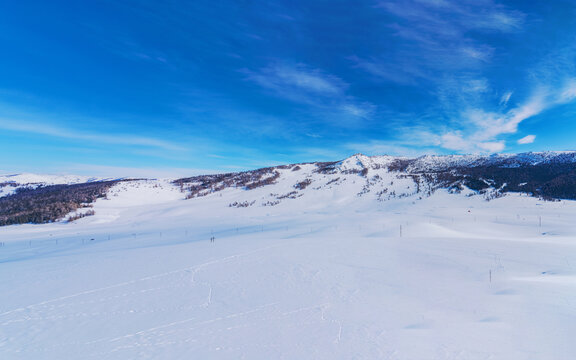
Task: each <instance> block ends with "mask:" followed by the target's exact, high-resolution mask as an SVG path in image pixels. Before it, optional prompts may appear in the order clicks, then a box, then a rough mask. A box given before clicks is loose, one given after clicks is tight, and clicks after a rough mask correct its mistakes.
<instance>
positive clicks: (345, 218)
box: [0, 159, 576, 360]
mask: <svg viewBox="0 0 576 360" xmlns="http://www.w3.org/2000/svg"><path fill="white" fill-rule="evenodd" d="M354 160H357V159H354ZM363 161H364V163H365V162H366V160H365V159H363ZM380 161H384V160H382V159H380ZM356 165H357V162H355V161H348V162H346V161H344V162H342V163H340V164H337V166H338V168H337V171H338V173H337V174H326V173H313V172H311V171H310V169H308V168H307V167H309V168H312V167H314V166H316V165H311V164H310V165H305V164H304V165H300V166H298V167H299V169H297V170H294V167H288V168H284V169H279V170H278V172H279V175H277V176H276V178H275V180H276V181H275V182H274V183H270V184H266V185H265V186H259V187H255V188H254V189H251V190H246V189H245V188H235V187H222V188H221V187H218V184H217V183H216V182H215V183H214V184H216V185H217V186H216V191H210V192H206V191H205V188H202V189H200V190H198V192H199V193H200V192H201V191H203V192H204V193H202V194H201V195H202V196H196V197H192V198H190V199H188V200H186V199H185V197H186V191H185V192H182V190H186V189H187V188H186V187H185V186H178V185H177V184H174V183H173V182H170V181H167V180H138V181H136V180H135V181H127V182H120V183H118V184H116V185H114V186H113V187H112V188H111V189H110V191H109V192H108V194H107V197H106V198H101V199H98V200H96V202H94V203H93V209H94V211H95V215H93V216H88V217H84V218H81V219H78V220H76V221H74V222H71V223H66V222H63V221H62V222H55V223H49V224H36V225H32V224H24V225H11V226H5V227H0V242H1V245H2V246H1V247H0V277H1V280H2V281H1V282H0V292H1V293H2V297H1V298H0V358H2V359H133V358H138V359H185V358H193V359H406V360H412V359H417V360H427V359H440V360H443V359H446V360H448V359H492V360H494V359H506V360H509V359H518V360H524V359H557V360H564V359H565V360H569V359H570V360H571V359H573V358H574V356H576V344H575V343H574V342H573V334H574V333H575V332H576V226H575V225H574V224H575V223H576V221H575V220H576V202H575V201H570V200H561V201H543V200H540V199H538V198H536V197H530V196H527V195H526V194H522V193H508V194H506V195H505V196H501V197H496V198H493V199H491V200H490V201H486V196H485V195H486V193H484V194H480V193H478V192H475V191H472V190H470V189H467V188H463V189H462V191H459V192H457V193H454V191H451V190H449V189H434V191H431V192H430V194H427V193H426V191H424V190H422V189H420V191H416V190H417V189H416V184H417V182H415V181H414V180H413V179H412V178H409V177H408V178H403V177H398V175H397V174H395V173H392V172H389V171H388V170H387V169H381V168H379V167H375V166H373V167H370V168H369V171H367V173H368V174H360V173H361V172H362V170H358V169H357V168H355V166H356ZM303 173H304V175H302V174H303ZM375 175H378V178H375ZM266 176H268V175H266V174H264V179H266ZM387 176H389V177H390V178H388V177H387ZM336 178H338V180H334V179H336ZM305 179H309V180H310V181H309V182H307V183H306V184H304V183H303V181H304V180H305ZM218 181H220V180H218ZM258 181H262V180H261V179H259V180H258ZM370 182H371V183H370ZM367 183H369V184H368V187H367V185H366V184H367ZM391 183H392V184H391ZM298 184H300V185H298ZM421 185H422V186H424V185H425V184H421ZM385 188H386V191H384V189H385ZM193 189H196V188H193ZM366 189H368V190H369V191H366ZM383 191H384V192H383ZM391 192H394V195H395V196H389V194H390V193H391ZM424 194H426V195H424ZM285 195H287V196H285ZM211 239H213V240H211Z"/></svg>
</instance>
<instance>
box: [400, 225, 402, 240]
mask: <svg viewBox="0 0 576 360" xmlns="http://www.w3.org/2000/svg"><path fill="white" fill-rule="evenodd" d="M400 237H402V225H400Z"/></svg>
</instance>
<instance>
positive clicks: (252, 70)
mask: <svg viewBox="0 0 576 360" xmlns="http://www.w3.org/2000/svg"><path fill="white" fill-rule="evenodd" d="M0 48H1V50H2V56H0V172H3V173H10V172H49V173H78V174H95V175H106V176H119V175H130V176H144V175H149V176H163V175H166V176H169V175H187V174H195V173H204V172H214V171H219V172H221V171H236V170H243V169H250V168H256V167H262V166H269V165H276V164H283V163H292V162H305V161H327V160H338V159H341V158H344V157H347V156H349V155H351V154H354V153H357V152H362V153H365V154H368V155H378V154H391V155H406V156H418V155H422V154H458V153H486V154H489V153H494V152H524V151H543V150H576V146H575V142H576V141H575V138H576V3H575V2H574V1H572V0H566V1H563V0H549V1H524V0H522V1H520V0H517V1H510V0H503V1H496V0H349V1H345V0H330V1H328V0H326V1H318V0H303V1H300V0H289V1H288V0H286V1H255V0H230V1H225V0H221V1H215V0H210V1H204V0H195V1H176V0H164V1H143V0H138V1H136V0H134V1H129V0H113V1H104V0H101V1H91V2H88V1H59V0H52V1H44V0H42V1H25V2H24V1H11V2H3V4H2V5H0Z"/></svg>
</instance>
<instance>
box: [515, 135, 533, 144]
mask: <svg viewBox="0 0 576 360" xmlns="http://www.w3.org/2000/svg"><path fill="white" fill-rule="evenodd" d="M534 140H536V135H526V136H524V137H523V138H521V139H518V141H517V142H518V144H532V143H533V142H534Z"/></svg>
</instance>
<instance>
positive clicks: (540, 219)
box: [538, 216, 542, 227]
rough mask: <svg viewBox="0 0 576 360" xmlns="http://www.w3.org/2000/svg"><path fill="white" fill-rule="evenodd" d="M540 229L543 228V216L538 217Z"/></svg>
mask: <svg viewBox="0 0 576 360" xmlns="http://www.w3.org/2000/svg"><path fill="white" fill-rule="evenodd" d="M538 227H542V216H538Z"/></svg>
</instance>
